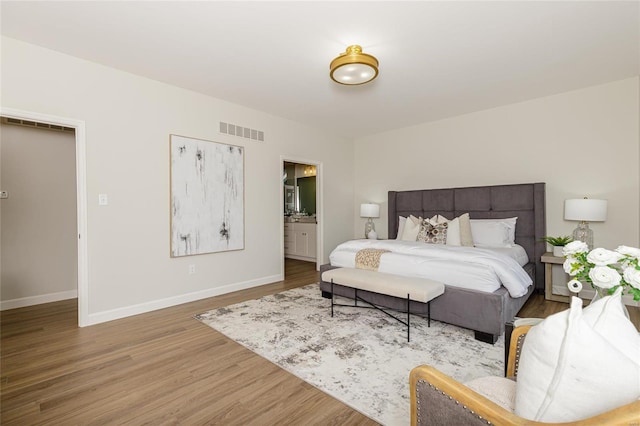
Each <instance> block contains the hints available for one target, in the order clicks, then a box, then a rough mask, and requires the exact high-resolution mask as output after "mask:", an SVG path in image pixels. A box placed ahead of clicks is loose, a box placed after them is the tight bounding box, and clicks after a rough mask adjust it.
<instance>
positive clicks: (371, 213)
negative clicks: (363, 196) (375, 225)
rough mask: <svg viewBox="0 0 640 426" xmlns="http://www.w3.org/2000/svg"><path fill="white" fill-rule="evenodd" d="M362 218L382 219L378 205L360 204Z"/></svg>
mask: <svg viewBox="0 0 640 426" xmlns="http://www.w3.org/2000/svg"><path fill="white" fill-rule="evenodd" d="M360 217H380V206H379V205H378V204H371V203H367V204H360Z"/></svg>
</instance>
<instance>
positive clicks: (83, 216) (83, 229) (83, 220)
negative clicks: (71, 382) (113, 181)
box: [0, 107, 89, 327]
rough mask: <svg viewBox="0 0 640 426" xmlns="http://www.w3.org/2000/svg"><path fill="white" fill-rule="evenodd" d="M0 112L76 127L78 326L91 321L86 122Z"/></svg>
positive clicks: (20, 111) (46, 122) (0, 108)
mask: <svg viewBox="0 0 640 426" xmlns="http://www.w3.org/2000/svg"><path fill="white" fill-rule="evenodd" d="M0 116H2V117H7V118H15V119H18V120H30V121H35V122H38V123H44V124H53V125H58V126H64V127H72V128H73V129H75V139H76V205H77V213H76V215H77V218H76V220H77V224H78V230H77V231H78V271H77V274H78V326H79V327H84V326H86V325H89V324H88V321H87V320H88V317H89V270H88V263H89V251H88V244H87V241H88V229H87V158H86V138H85V134H86V133H85V122H84V121H82V120H77V119H73V118H66V117H58V116H55V115H49V114H42V113H38V112H32V111H23V110H19V109H14V108H5V107H0Z"/></svg>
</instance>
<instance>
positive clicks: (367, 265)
mask: <svg viewBox="0 0 640 426" xmlns="http://www.w3.org/2000/svg"><path fill="white" fill-rule="evenodd" d="M390 252H391V250H385V249H373V248H366V249H362V250H358V252H357V253H356V268H358V269H366V270H368V271H377V270H378V268H379V267H380V256H382V255H383V254H384V253H390Z"/></svg>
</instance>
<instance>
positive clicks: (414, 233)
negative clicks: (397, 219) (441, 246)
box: [401, 216, 422, 241]
mask: <svg viewBox="0 0 640 426" xmlns="http://www.w3.org/2000/svg"><path fill="white" fill-rule="evenodd" d="M413 218H415V219H418V218H416V217H415V216H409V220H407V221H406V222H405V223H404V230H403V231H402V238H401V239H402V240H403V241H416V239H417V238H418V232H420V227H421V226H422V219H420V220H413Z"/></svg>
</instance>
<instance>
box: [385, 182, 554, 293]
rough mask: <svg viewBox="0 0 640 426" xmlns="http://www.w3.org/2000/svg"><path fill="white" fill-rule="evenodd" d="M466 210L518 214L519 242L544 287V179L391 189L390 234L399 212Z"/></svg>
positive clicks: (476, 215)
mask: <svg viewBox="0 0 640 426" xmlns="http://www.w3.org/2000/svg"><path fill="white" fill-rule="evenodd" d="M464 213H469V216H470V217H471V218H472V219H493V218H506V217H514V216H517V217H518V220H517V222H516V243H517V244H519V245H521V246H522V247H524V249H525V250H526V251H527V255H528V256H529V261H530V262H532V263H535V282H536V289H537V290H544V265H543V264H542V262H541V260H540V257H541V256H542V254H543V253H544V252H545V251H546V249H547V247H546V243H544V242H543V241H540V239H541V238H542V237H544V236H545V235H546V233H547V226H546V212H545V184H544V183H526V184H515V185H495V186H477V187H467V188H449V189H423V190H417V191H389V238H395V237H396V235H397V233H398V216H405V217H408V216H409V215H414V216H422V217H431V216H433V215H435V214H441V215H443V216H445V217H447V218H449V219H452V218H454V217H457V216H460V215H461V214H464Z"/></svg>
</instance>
